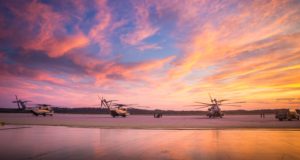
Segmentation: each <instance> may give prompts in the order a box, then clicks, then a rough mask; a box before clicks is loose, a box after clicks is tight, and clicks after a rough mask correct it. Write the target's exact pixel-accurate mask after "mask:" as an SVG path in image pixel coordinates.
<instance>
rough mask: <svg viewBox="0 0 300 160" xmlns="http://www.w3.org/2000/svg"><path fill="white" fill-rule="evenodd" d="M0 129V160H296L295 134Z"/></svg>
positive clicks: (298, 149) (299, 148) (299, 136)
mask: <svg viewBox="0 0 300 160" xmlns="http://www.w3.org/2000/svg"><path fill="white" fill-rule="evenodd" d="M18 127H19V129H13V128H18ZM9 128H11V129H9ZM0 129H1V130H0V141H1V143H0V148H1V149H0V159H99V158H101V159H300V155H299V153H300V143H299V139H300V131H298V130H263V129H257V130H251V129H249V130H248V129H240V130H134V129H99V128H70V127H54V126H31V127H26V126H25V127H24V126H5V127H1V128H0Z"/></svg>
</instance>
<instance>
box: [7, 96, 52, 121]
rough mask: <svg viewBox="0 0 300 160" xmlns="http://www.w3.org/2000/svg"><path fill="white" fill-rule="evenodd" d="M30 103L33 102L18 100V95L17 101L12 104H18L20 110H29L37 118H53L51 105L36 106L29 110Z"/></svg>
mask: <svg viewBox="0 0 300 160" xmlns="http://www.w3.org/2000/svg"><path fill="white" fill-rule="evenodd" d="M28 102H31V101H27V100H21V99H18V96H17V95H16V101H13V102H12V103H17V104H18V109H19V110H29V111H30V112H31V113H32V114H33V115H35V116H39V115H43V116H46V115H50V116H53V114H54V111H53V109H52V108H51V105H49V104H36V106H35V107H30V108H29V107H27V105H26V103H28Z"/></svg>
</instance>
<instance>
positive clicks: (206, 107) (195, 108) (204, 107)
mask: <svg viewBox="0 0 300 160" xmlns="http://www.w3.org/2000/svg"><path fill="white" fill-rule="evenodd" d="M207 107H209V106H205V107H197V108H195V109H202V108H207Z"/></svg>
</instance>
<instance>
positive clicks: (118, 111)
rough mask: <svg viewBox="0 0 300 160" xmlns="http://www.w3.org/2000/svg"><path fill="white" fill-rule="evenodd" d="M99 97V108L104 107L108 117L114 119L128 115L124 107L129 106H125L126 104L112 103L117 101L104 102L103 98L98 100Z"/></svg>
mask: <svg viewBox="0 0 300 160" xmlns="http://www.w3.org/2000/svg"><path fill="white" fill-rule="evenodd" d="M98 97H99V100H100V101H101V108H102V107H106V108H107V109H108V111H109V113H110V115H111V116H112V117H113V118H115V117H118V116H121V117H126V116H128V115H129V112H128V111H127V108H125V106H129V105H126V104H120V103H113V102H114V101H117V100H109V101H108V100H106V99H104V98H103V97H101V98H100V96H98ZM112 106H114V108H112Z"/></svg>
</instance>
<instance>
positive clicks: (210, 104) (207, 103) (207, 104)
mask: <svg viewBox="0 0 300 160" xmlns="http://www.w3.org/2000/svg"><path fill="white" fill-rule="evenodd" d="M195 103H200V104H205V105H211V103H203V102H195Z"/></svg>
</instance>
